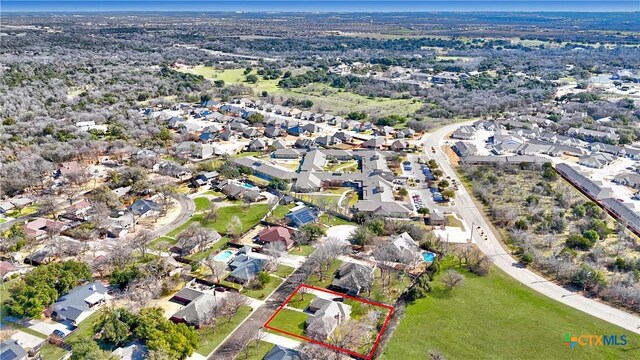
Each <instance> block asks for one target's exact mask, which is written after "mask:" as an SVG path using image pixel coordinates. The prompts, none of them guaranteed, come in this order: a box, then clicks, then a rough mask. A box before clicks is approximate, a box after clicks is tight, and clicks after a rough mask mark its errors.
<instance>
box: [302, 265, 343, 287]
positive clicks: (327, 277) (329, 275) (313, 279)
mask: <svg viewBox="0 0 640 360" xmlns="http://www.w3.org/2000/svg"><path fill="white" fill-rule="evenodd" d="M340 265H342V261H340V260H337V259H336V260H333V261H332V262H331V267H330V268H329V271H327V272H326V273H325V274H324V280H322V281H320V278H319V277H318V275H317V274H315V273H313V274H310V275H309V276H307V281H306V283H307V284H309V285H312V286H315V287H321V288H326V287H327V286H329V284H331V281H332V280H333V275H334V274H335V272H336V270H338V268H339V267H340Z"/></svg>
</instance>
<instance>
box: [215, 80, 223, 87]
mask: <svg viewBox="0 0 640 360" xmlns="http://www.w3.org/2000/svg"><path fill="white" fill-rule="evenodd" d="M213 86H215V87H217V88H222V87H224V80H214V81H213Z"/></svg>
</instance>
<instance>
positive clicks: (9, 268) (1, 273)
mask: <svg viewBox="0 0 640 360" xmlns="http://www.w3.org/2000/svg"><path fill="white" fill-rule="evenodd" d="M16 270H18V268H16V266H15V265H13V264H12V263H10V262H8V261H0V280H3V279H4V277H5V276H7V275H10V274H12V273H13V272H14V271H16Z"/></svg>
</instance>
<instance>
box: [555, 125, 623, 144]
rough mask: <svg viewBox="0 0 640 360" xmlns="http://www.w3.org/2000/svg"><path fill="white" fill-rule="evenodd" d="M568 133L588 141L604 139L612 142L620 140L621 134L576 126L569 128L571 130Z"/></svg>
mask: <svg viewBox="0 0 640 360" xmlns="http://www.w3.org/2000/svg"><path fill="white" fill-rule="evenodd" d="M567 135H568V136H572V137H575V138H578V139H580V140H584V141H587V142H597V141H603V142H607V143H610V144H615V143H617V142H618V140H620V135H618V134H616V133H613V132H604V131H596V130H589V129H583V128H575V127H572V128H569V130H567Z"/></svg>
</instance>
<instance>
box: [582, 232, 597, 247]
mask: <svg viewBox="0 0 640 360" xmlns="http://www.w3.org/2000/svg"><path fill="white" fill-rule="evenodd" d="M582 236H584V238H585V239H587V240H589V242H591V243H593V244H595V243H596V242H598V240H600V235H598V233H597V232H596V231H595V230H587V231H585V232H584V234H582Z"/></svg>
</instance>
